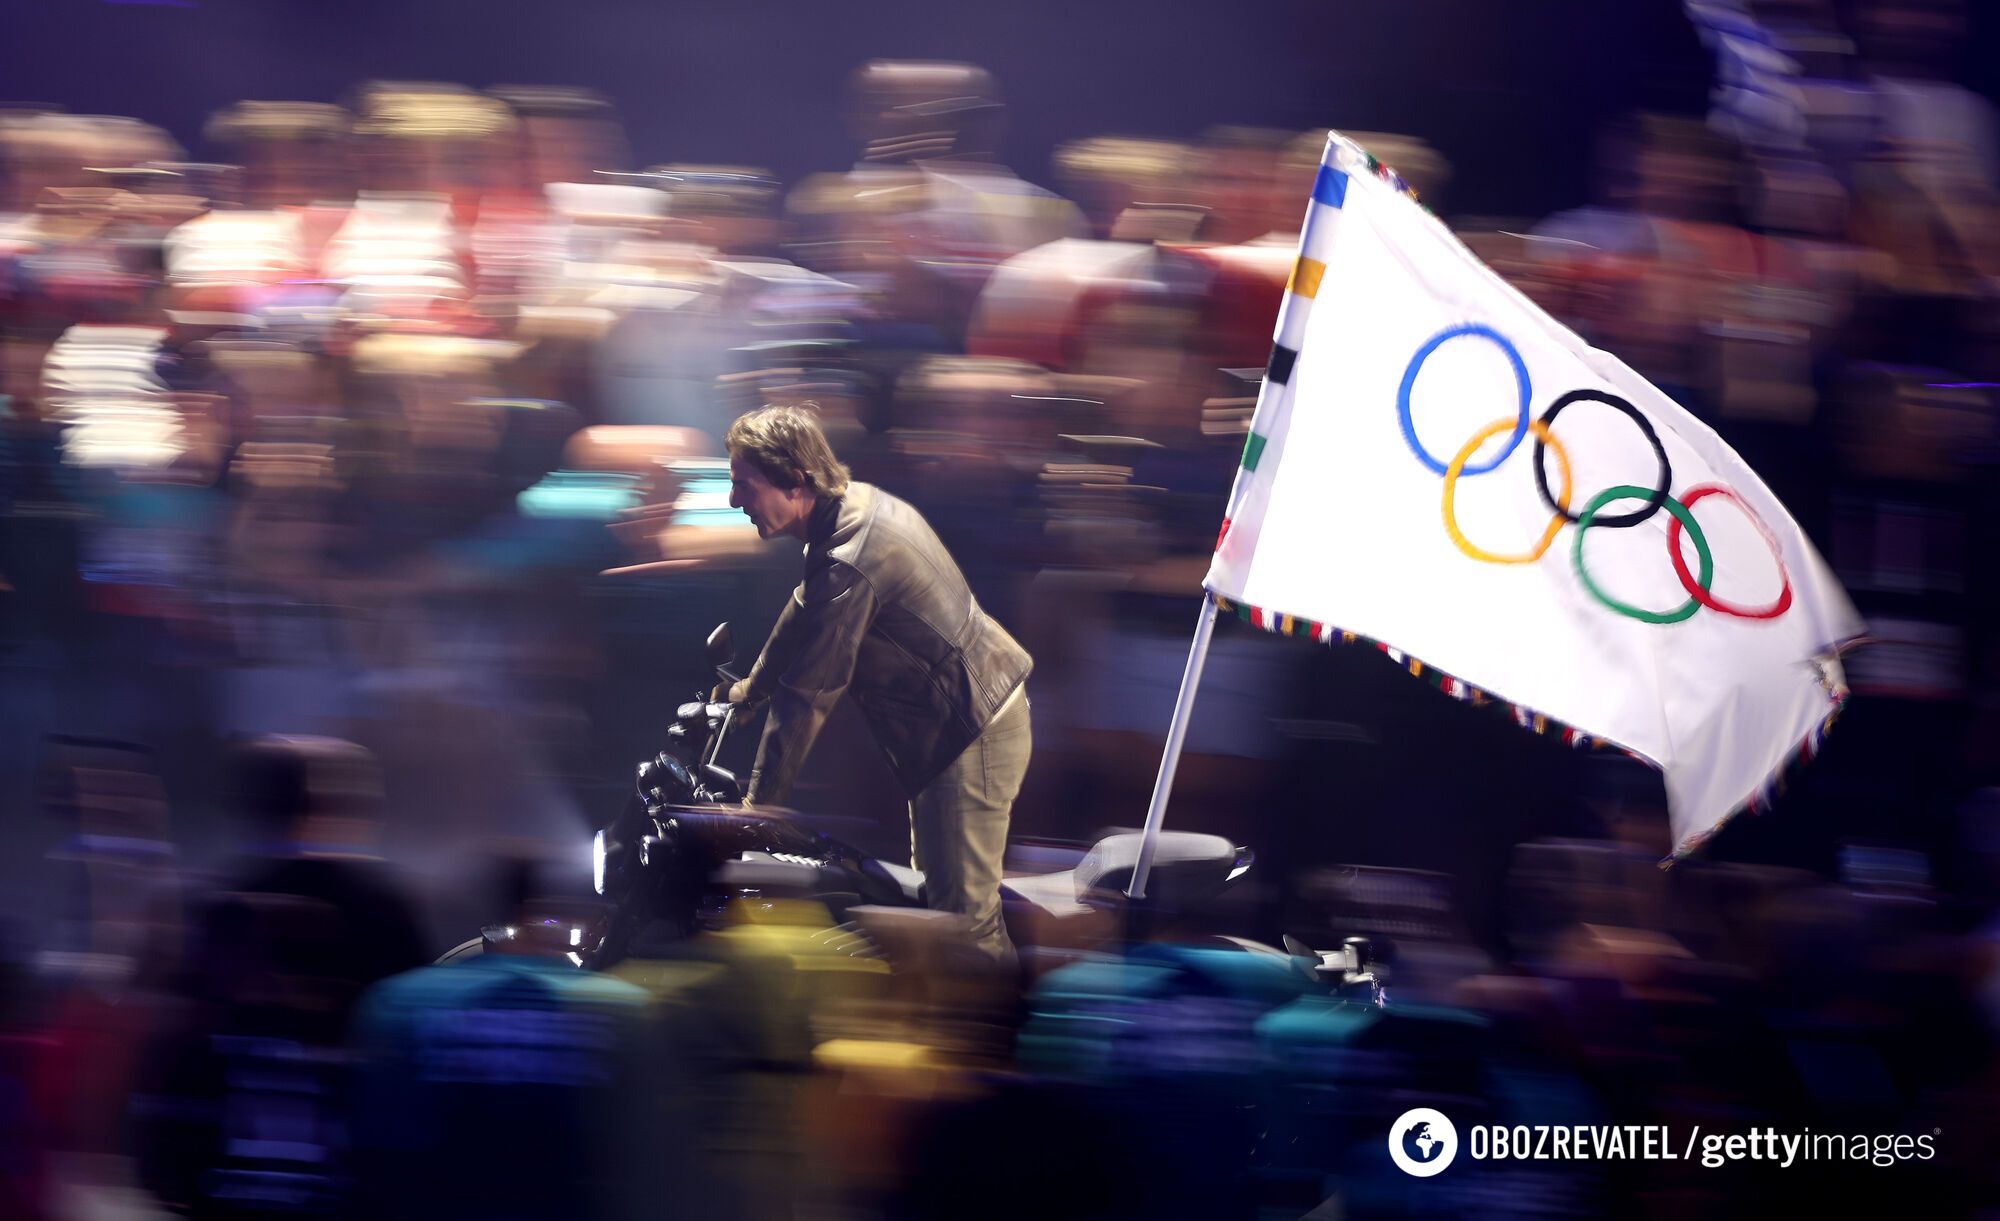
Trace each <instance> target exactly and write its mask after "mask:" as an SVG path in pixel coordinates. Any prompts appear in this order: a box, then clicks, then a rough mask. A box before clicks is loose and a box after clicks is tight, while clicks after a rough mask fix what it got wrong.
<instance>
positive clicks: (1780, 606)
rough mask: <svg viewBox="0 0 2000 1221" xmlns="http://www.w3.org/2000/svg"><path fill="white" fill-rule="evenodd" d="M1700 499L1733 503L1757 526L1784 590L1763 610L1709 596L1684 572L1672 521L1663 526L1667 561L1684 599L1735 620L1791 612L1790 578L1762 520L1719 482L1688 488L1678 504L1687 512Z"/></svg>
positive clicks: (1678, 533) (1677, 533) (1677, 528)
mask: <svg viewBox="0 0 2000 1221" xmlns="http://www.w3.org/2000/svg"><path fill="white" fill-rule="evenodd" d="M1704 496H1724V497H1727V498H1729V499H1730V500H1733V501H1735V502H1736V507H1737V508H1739V509H1741V510H1743V515H1744V516H1745V517H1748V518H1749V519H1750V524H1751V525H1753V526H1756V527H1757V533H1759V534H1761V535H1763V536H1764V541H1765V542H1766V543H1769V544H1770V546H1771V558H1772V559H1774V560H1776V561H1777V562H1778V579H1779V580H1780V581H1781V582H1783V583H1784V588H1783V589H1781V590H1779V591H1778V600H1777V601H1776V602H1773V603H1771V605H1769V606H1765V607H1742V606H1731V605H1730V604H1729V603H1727V602H1724V601H1723V600H1722V599H1720V598H1718V597H1716V596H1715V595H1714V594H1711V593H1709V592H1708V591H1707V590H1705V589H1703V588H1702V587H1701V586H1700V585H1698V584H1696V583H1695V579H1694V574H1693V573H1691V572H1689V571H1688V566H1687V561H1686V560H1684V559H1682V558H1681V523H1680V520H1679V519H1678V518H1675V519H1673V520H1670V521H1669V522H1668V523H1667V558H1669V559H1671V560H1672V561H1673V562H1674V575H1675V576H1677V577H1679V578H1680V579H1681V587H1682V588H1683V589H1685V590H1687V592H1688V596H1689V597H1691V598H1693V599H1694V600H1695V601H1696V602H1699V603H1701V604H1702V605H1703V606H1705V607H1707V608H1708V609H1710V610H1712V611H1715V612H1717V613H1719V614H1724V615H1735V616H1736V617H1737V618H1739V619H1776V618H1777V617H1778V616H1779V615H1782V614H1784V613H1785V612H1786V611H1788V610H1790V609H1792V576H1791V574H1790V573H1789V572H1786V571H1785V557H1784V555H1783V554H1782V553H1781V552H1780V551H1779V550H1778V540H1777V539H1776V538H1774V537H1772V535H1771V531H1770V529H1769V527H1767V526H1765V525H1764V519H1763V518H1761V517H1758V516H1757V513H1756V511H1755V510H1753V509H1752V508H1751V507H1750V506H1749V505H1747V504H1745V503H1744V501H1743V498H1742V497H1741V496H1738V495H1737V494H1736V493H1735V492H1733V491H1731V490H1730V489H1728V488H1726V487H1723V486H1722V485H1721V484H1719V483H1704V484H1702V485H1701V486H1700V487H1697V488H1689V489H1688V490H1687V491H1686V492H1683V493H1682V494H1681V497H1680V502H1681V503H1682V504H1683V505H1685V506H1687V508H1688V509H1689V510H1690V511H1691V510H1693V508H1694V505H1695V502H1696V501H1698V500H1700V499H1701V498H1702V497H1704Z"/></svg>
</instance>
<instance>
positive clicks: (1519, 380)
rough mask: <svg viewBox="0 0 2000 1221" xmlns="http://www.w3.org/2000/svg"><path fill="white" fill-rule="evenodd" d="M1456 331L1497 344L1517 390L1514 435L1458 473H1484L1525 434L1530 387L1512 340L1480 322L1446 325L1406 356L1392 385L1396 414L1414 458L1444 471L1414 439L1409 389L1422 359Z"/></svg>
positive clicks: (1435, 470) (1524, 364) (1413, 385)
mask: <svg viewBox="0 0 2000 1221" xmlns="http://www.w3.org/2000/svg"><path fill="white" fill-rule="evenodd" d="M1460 335H1477V336H1479V337H1480V338H1481V339H1490V340H1492V341H1493V342H1494V343H1496V344H1498V345H1499V347H1500V350H1501V351H1502V352H1504V353H1506V354H1507V361H1508V363H1509V364H1512V365H1513V366H1514V385H1515V387H1516V389H1517V390H1518V391H1519V398H1520V409H1519V418H1518V419H1516V420H1515V422H1514V435H1513V436H1511V437H1509V438H1508V439H1507V447H1506V448H1505V449H1503V450H1501V451H1500V452H1499V453H1498V454H1497V455H1495V456H1494V457H1493V458H1492V459H1491V460H1490V461H1487V462H1482V463H1480V464H1478V465H1477V466H1469V467H1466V468H1465V470H1463V471H1462V472H1460V473H1461V474H1465V475H1484V474H1485V473H1486V472H1488V471H1490V470H1492V469H1493V468H1494V467H1497V466H1499V465H1500V464H1501V463H1502V462H1505V461H1506V460H1507V459H1508V457H1509V456H1511V455H1512V454H1513V452H1514V450H1515V448H1516V447H1518V446H1519V445H1520V444H1521V438H1522V437H1525V436H1527V435H1528V404H1529V402H1530V401H1531V400H1532V399H1533V397H1534V389H1533V387H1532V385H1531V384H1530V383H1529V381H1528V364H1527V362H1526V361H1524V360H1522V359H1521V353H1520V351H1519V349H1517V348H1515V346H1514V344H1513V342H1512V341H1511V340H1509V339H1508V338H1507V337H1506V336H1505V335H1502V334H1501V333H1500V332H1498V331H1496V330H1494V329H1493V328H1492V327H1490V326H1486V325H1483V324H1481V323H1477V322H1468V323H1462V324H1460V325H1458V326H1453V327H1446V328H1445V329H1444V330H1442V331H1439V332H1438V333H1437V334H1435V335H1433V336H1431V338H1430V341H1429V342H1427V343H1426V344H1424V346H1423V347H1421V348H1418V349H1417V354H1416V355H1415V356H1412V357H1410V364H1409V367H1408V368H1406V369H1404V370H1403V384H1402V385H1401V386H1399V387H1397V389H1396V418H1397V419H1398V420H1399V421H1400V422H1401V423H1402V426H1403V441H1404V443H1405V444H1407V445H1408V446H1409V447H1410V452H1411V453H1413V454H1415V455H1416V456H1417V461H1419V462H1421V463H1423V464H1424V465H1425V466H1426V467H1429V468H1430V472H1431V474H1433V475H1442V474H1444V473H1445V464H1444V463H1442V462H1439V461H1438V460H1437V458H1436V457H1434V456H1433V455H1432V454H1431V452H1430V451H1429V450H1427V449H1425V448H1424V443H1423V442H1421V441H1419V440H1417V425H1416V422H1415V421H1414V420H1412V419H1411V418H1410V391H1412V390H1414V389H1416V385H1417V374H1418V373H1419V372H1420V371H1421V370H1422V369H1423V367H1424V362H1425V361H1426V360H1429V359H1430V355H1431V353H1432V352H1435V351H1437V350H1438V347H1439V345H1441V344H1443V343H1444V341H1445V340H1447V339H1456V338H1458V337H1459V336H1460Z"/></svg>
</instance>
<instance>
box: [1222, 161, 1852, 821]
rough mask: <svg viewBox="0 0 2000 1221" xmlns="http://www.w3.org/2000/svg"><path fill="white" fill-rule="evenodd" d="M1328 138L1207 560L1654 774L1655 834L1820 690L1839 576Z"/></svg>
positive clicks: (1262, 603)
mask: <svg viewBox="0 0 2000 1221" xmlns="http://www.w3.org/2000/svg"><path fill="white" fill-rule="evenodd" d="M1400 188H1401V183H1400V181H1399V180H1397V179H1396V177H1395V175H1394V174H1393V173H1391V172H1390V171H1388V170H1386V169H1384V168H1382V167H1380V166H1379V165H1378V164H1377V163H1375V161H1374V160H1373V158H1371V157H1369V156H1368V155H1367V154H1366V153H1365V152H1364V151H1363V150H1362V149H1360V148H1359V147H1358V146H1357V145H1355V144H1353V143H1352V142H1351V141H1348V140H1346V139H1345V138H1344V137H1341V136H1339V135H1338V134H1335V135H1333V136H1332V137H1330V138H1329V140H1328V142H1327V152H1326V156H1325V158H1324V160H1323V162H1322V164H1321V168H1320V171H1319V178H1318V180H1317V182H1316V184H1315V186H1314V190H1313V200H1312V203H1311V204H1310V206H1309V212H1308V216H1307V219H1306V222H1305V226H1304V229H1303V231H1302V233H1301V237H1300V256H1299V261H1298V265H1297V268H1296V270H1295V271H1294V273H1293V276H1292V281H1291V285H1290V290H1289V291H1288V293H1287V295H1286V299H1285V304H1284V308H1283V311H1282V313H1281V314H1280V315H1279V321H1278V335H1277V342H1276V345H1275V346H1274V349H1273V354H1272V358H1271V367H1270V369H1269V372H1268V374H1267V376H1266V378H1265V384H1264V389H1263V392H1262V394H1261V396H1260V397H1259V399H1258V403H1257V411H1256V415H1255V417H1254V419H1253V421H1252V424H1251V436H1250V438H1249V442H1248V444H1247V445H1246V446H1245V448H1244V457H1243V468H1242V470H1241V471H1239V472H1238V474H1237V479H1236V486H1235V489H1234V491H1233V492H1232V494H1231V497H1230V509H1229V515H1228V518H1227V520H1226V521H1225V522H1224V524H1223V531H1222V536H1221V538H1220V539H1219V540H1218V542H1217V547H1216V553H1215V558H1214V561H1213V563H1212V565H1211V566H1210V568H1209V572H1208V578H1207V581H1206V585H1207V588H1208V590H1209V592H1210V593H1211V594H1212V595H1214V596H1215V597H1216V598H1217V599H1218V600H1219V602H1220V604H1221V605H1222V606H1223V607H1224V608H1225V609H1233V610H1234V611H1236V613H1238V614H1240V615H1241V616H1242V617H1243V618H1245V619H1248V620H1250V621H1251V622H1253V623H1255V624H1257V625H1258V626H1260V627H1265V628H1269V629H1271V630H1274V631H1283V632H1287V633H1291V634H1298V635H1310V636H1313V637H1316V638H1318V639H1321V640H1328V641H1332V640H1339V639H1349V640H1353V639H1359V640H1362V641H1365V642H1367V643H1370V644H1373V645H1375V646H1376V647H1379V648H1381V649H1382V650H1383V651H1384V652H1387V653H1389V654H1390V655H1391V656H1392V657H1393V658H1395V659H1396V660H1397V661H1398V662H1399V663H1400V664H1404V665H1406V666H1408V668H1409V669H1410V670H1411V672H1412V673H1414V674H1418V675H1422V676H1424V677H1427V678H1429V679H1430V680H1431V681H1432V682H1433V683H1434V684H1435V685H1437V686H1438V687H1439V688H1440V689H1441V690H1443V691H1445V692H1446V693H1447V694H1450V695H1454V696H1457V697H1459V698H1464V699H1473V700H1479V701H1485V700H1493V701H1497V702H1501V703H1504V704H1507V705H1511V706H1512V711H1513V712H1514V715H1515V716H1516V718H1517V719H1518V720H1519V721H1520V722H1521V723H1522V724H1523V725H1525V726H1528V727H1530V728H1534V729H1537V730H1540V731H1543V732H1549V733H1560V734H1562V735H1563V736H1564V738H1565V739H1566V740H1570V741H1574V742H1577V743H1578V744H1588V745H1605V744H1609V745H1613V746H1617V747H1621V748H1623V749H1625V750H1627V751H1629V752H1631V753H1632V754H1635V755H1638V756H1639V757H1641V758H1643V759H1645V760H1647V761H1649V762H1651V763H1652V764H1654V765H1655V766H1657V767H1659V768H1661V769H1662V770H1663V771H1664V773H1665V779H1666V789H1667V798H1668V805H1669V808H1670V812H1671V818H1672V822H1673V833H1674V843H1675V846H1676V850H1677V853H1681V852H1686V851H1687V850H1689V849H1691V848H1692V847H1694V846H1695V845H1696V844H1698V843H1699V842H1700V841H1701V840H1702V839H1703V838H1704V837H1705V836H1706V835H1708V834H1709V833H1710V832H1712V831H1713V830H1714V829H1715V828H1716V827H1717V826H1719V825H1720V824H1721V823H1722V822H1723V820H1725V819H1726V818H1728V817H1729V816H1730V815H1731V814H1732V813H1734V812H1736V811H1737V810H1739V809H1742V808H1745V807H1754V806H1756V805H1757V804H1759V803H1760V802H1762V801H1766V800H1768V798H1769V794H1770V790H1771V787H1772V785H1773V784H1774V782H1775V781H1776V780H1778V779H1779V778H1780V777H1781V776H1782V774H1783V770H1784V769H1785V767H1786V766H1787V765H1789V764H1790V763H1792V762H1794V761H1795V760H1797V759H1799V758H1802V757H1810V756H1811V754H1812V753H1813V752H1814V751H1815V750H1816V749H1817V746H1818V742H1819V735H1820V734H1821V733H1823V732H1824V730H1825V728H1826V726H1827V724H1828V723H1829V722H1830V721H1831V719H1832V717H1833V715H1834V714H1835V713H1836V712H1838V710H1839V707H1840V705H1841V703H1842V701H1843V700H1844V699H1845V697H1846V689H1845V684H1844V682H1843V680H1842V678H1841V671H1840V667H1839V663H1838V660H1837V657H1836V649H1837V647H1838V646H1839V645H1840V644H1842V643H1844V642H1846V641H1849V640H1852V639H1853V638H1855V637H1857V636H1859V635H1860V633H1861V629H1862V624H1861V621H1860V619H1859V617H1858V616H1857V615H1856V614H1855V611H1854V608H1853V606H1852V604H1851V603H1850V602H1849V601H1848V599H1847V595H1846V593H1845V592H1844V591H1843V590H1842V589H1841V588H1840V586H1839V584H1838V583H1837V582H1836V581H1835V580H1834V578H1833V576H1832V574H1831V573H1830V572H1829V571H1828V569H1827V567H1826V564H1825V563H1824V561H1822V560H1821V558H1820V557H1819V555H1818V554H1817V553H1816V552H1815V551H1814V550H1813V547H1812V545H1811V544H1810V543H1809V542H1808V541H1807V539H1806V537H1805V534H1804V532H1803V531H1801V530H1800V529H1799V527H1798V525H1797V524H1796V523H1795V522H1793V520H1792V519H1791V517H1790V515H1789V514H1787V513H1786V512H1785V509H1784V507H1783V506H1782V505H1780V504H1779V503H1778V500H1777V498H1776V497H1774V496H1773V495H1772V494H1771V491H1770V489H1769V488H1767V487H1765V486H1764V483H1763V481H1762V480H1760V479H1759V478H1758V477H1757V475H1756V474H1755V473H1754V472H1753V471H1751V470H1750V468H1749V467H1748V466H1747V465H1746V464H1745V463H1744V462H1743V460H1742V459H1741V458H1739V457H1738V456H1737V455H1736V454H1735V452H1734V451H1732V450H1731V449H1730V448H1729V447H1728V446H1727V445H1725V444H1723V442H1722V440H1721V438H1719V437H1717V436H1716V435H1715V433H1714V432H1713V431H1712V430H1710V429H1709V428H1708V427H1707V426H1706V425H1704V424H1702V423H1701V422H1700V421H1699V420H1697V419H1696V418H1695V417H1694V416H1692V415H1691V414H1689V413H1688V412H1687V411H1686V410H1685V409H1684V408H1682V407H1681V406H1679V405H1678V404H1676V403H1675V402H1674V401H1673V400H1672V399H1670V398H1668V397H1667V396H1666V395H1665V394H1663V393H1661V392H1660V391H1659V390H1658V389H1656V388H1655V387H1654V386H1652V385H1651V384H1650V383H1648V382H1647V381H1646V380H1645V379H1644V378H1642V377H1640V376H1639V375H1638V374H1637V373H1634V372H1633V371H1632V370H1631V369H1629V368H1627V367H1626V366H1625V365H1624V364H1623V363H1622V362H1620V361H1619V360H1618V359H1617V358H1616V357H1614V356H1612V355H1610V354H1608V353H1606V352H1602V351H1599V350H1597V349H1595V348H1592V347H1591V346H1590V345H1588V344H1586V343H1585V342H1584V341H1583V340H1582V339H1581V338H1579V337H1578V336H1577V335H1575V334H1574V333H1573V332H1571V331H1569V330H1568V329H1567V328H1565V327H1563V326H1562V325H1561V324H1560V323H1558V322H1556V321H1555V320H1554V319H1553V318H1550V317H1549V316H1548V315H1547V314H1545V313H1543V312H1542V311H1541V310H1540V309H1538V308H1537V307H1536V306H1535V305H1534V304H1533V303H1532V302H1530V301H1529V300H1528V299H1527V298H1526V297H1524V296H1522V295H1521V294H1520V293H1519V292H1517V291H1515V290H1514V289H1513V288H1512V287H1511V286H1509V285H1508V284H1507V283H1506V282H1505V281H1503V280H1501V279H1500V277H1499V276H1497V275H1495V274H1494V273H1493V272H1492V271H1491V270H1490V269H1488V268H1487V267H1486V266H1485V264H1483V263H1481V262H1480V261H1479V260H1478V259H1477V258H1475V257H1473V255H1472V254H1471V252H1470V251H1468V250H1466V249H1465V247H1464V246H1462V245H1461V244H1460V243H1459V242H1458V240H1457V239H1456V238H1454V237H1453V236H1452V235H1451V233H1450V232H1449V231H1448V230H1447V229H1446V228H1445V227H1444V226H1443V225H1442V224H1441V223H1439V222H1438V221H1437V220H1436V218H1434V217H1432V216H1431V215H1430V214H1429V213H1428V212H1426V211H1425V210H1424V209H1423V208H1422V207H1421V206H1420V205H1419V204H1418V203H1417V202H1416V201H1415V200H1414V199H1413V198H1411V197H1410V196H1409V195H1408V194H1407V193H1406V192H1404V191H1403V190H1401V189H1400Z"/></svg>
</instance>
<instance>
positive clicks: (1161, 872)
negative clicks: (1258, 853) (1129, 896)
mask: <svg viewBox="0 0 2000 1221" xmlns="http://www.w3.org/2000/svg"><path fill="white" fill-rule="evenodd" d="M1142 838H1143V837H1142V836H1141V835H1140V834H1139V833H1138V832H1136V831H1129V832H1120V833H1118V834H1116V835H1107V836H1105V837H1104V838H1103V839H1100V840H1098V841H1097V842H1096V843H1095V844H1093V845H1091V848H1090V851H1088V852H1086V853H1084V856H1083V859H1082V860H1081V861H1079V862H1077V865H1076V868H1074V869H1065V870H1063V871H1062V872H1060V873H1046V874H1036V875H1028V876H1023V877H1012V878H1007V879H1004V880H1003V881H1002V882H1001V883H1000V889H1001V891H1002V892H1003V893H1006V894H1011V895H1013V896H1014V897H1016V898H1018V899H1021V900H1024V901H1026V902H1029V903H1032V904H1034V905H1035V906H1036V907H1039V908H1041V909H1042V910H1043V911H1046V912H1048V913H1049V914H1050V915H1054V916H1070V915H1077V914H1079V913H1082V912H1086V911H1089V910H1090V907H1089V905H1088V903H1087V902H1086V899H1087V897H1088V896H1089V895H1091V894H1092V893H1093V892H1108V891H1123V890H1124V889H1125V888H1126V887H1128V886H1129V885H1131V882H1132V871H1133V870H1134V869H1135V868H1136V867H1137V866H1138V863H1139V844H1140V841H1141V839H1142ZM1251 859H1252V856H1251V853H1250V851H1249V850H1248V849H1247V848H1239V847H1237V846H1236V845H1235V844H1233V843H1231V842H1230V841H1228V840H1226V839H1224V838H1223V837H1221V836H1219V835H1204V834H1202V833H1200V832H1197V831H1163V832H1161V834H1160V838H1159V841H1158V843H1157V844H1155V845H1154V849H1153V868H1152V872H1151V874H1150V875H1149V877H1148V878H1147V881H1146V900H1147V902H1148V903H1149V904H1152V905H1154V906H1159V907H1171V906H1187V905H1191V904H1194V903H1197V902H1200V901H1201V900H1203V899H1207V898H1209V897H1212V896H1213V895H1215V894H1216V893H1218V892H1219V891H1220V890H1221V889H1222V888H1223V886H1224V885H1226V884H1227V883H1228V882H1229V881H1231V880H1232V879H1234V878H1235V877H1236V876H1237V875H1238V874H1239V873H1241V872H1242V871H1243V870H1244V869H1247V868H1249V866H1250V861H1251Z"/></svg>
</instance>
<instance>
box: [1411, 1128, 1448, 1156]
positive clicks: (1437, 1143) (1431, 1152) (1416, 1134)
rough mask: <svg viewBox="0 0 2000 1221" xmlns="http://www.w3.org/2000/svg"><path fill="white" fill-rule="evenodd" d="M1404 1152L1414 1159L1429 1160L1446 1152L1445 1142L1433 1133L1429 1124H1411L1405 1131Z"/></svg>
mask: <svg viewBox="0 0 2000 1221" xmlns="http://www.w3.org/2000/svg"><path fill="white" fill-rule="evenodd" d="M1403 1152H1405V1153H1407V1154H1409V1155H1410V1160H1412V1161H1418V1162H1428V1161H1430V1160H1432V1159H1433V1158H1435V1157H1437V1155H1438V1154H1440V1153H1442V1152H1444V1142H1443V1141H1441V1140H1439V1139H1438V1138H1437V1137H1435V1136H1433V1135H1431V1126H1430V1125H1429V1124H1427V1123H1418V1124H1411V1125H1410V1130H1409V1131H1408V1132H1405V1133H1403Z"/></svg>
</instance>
